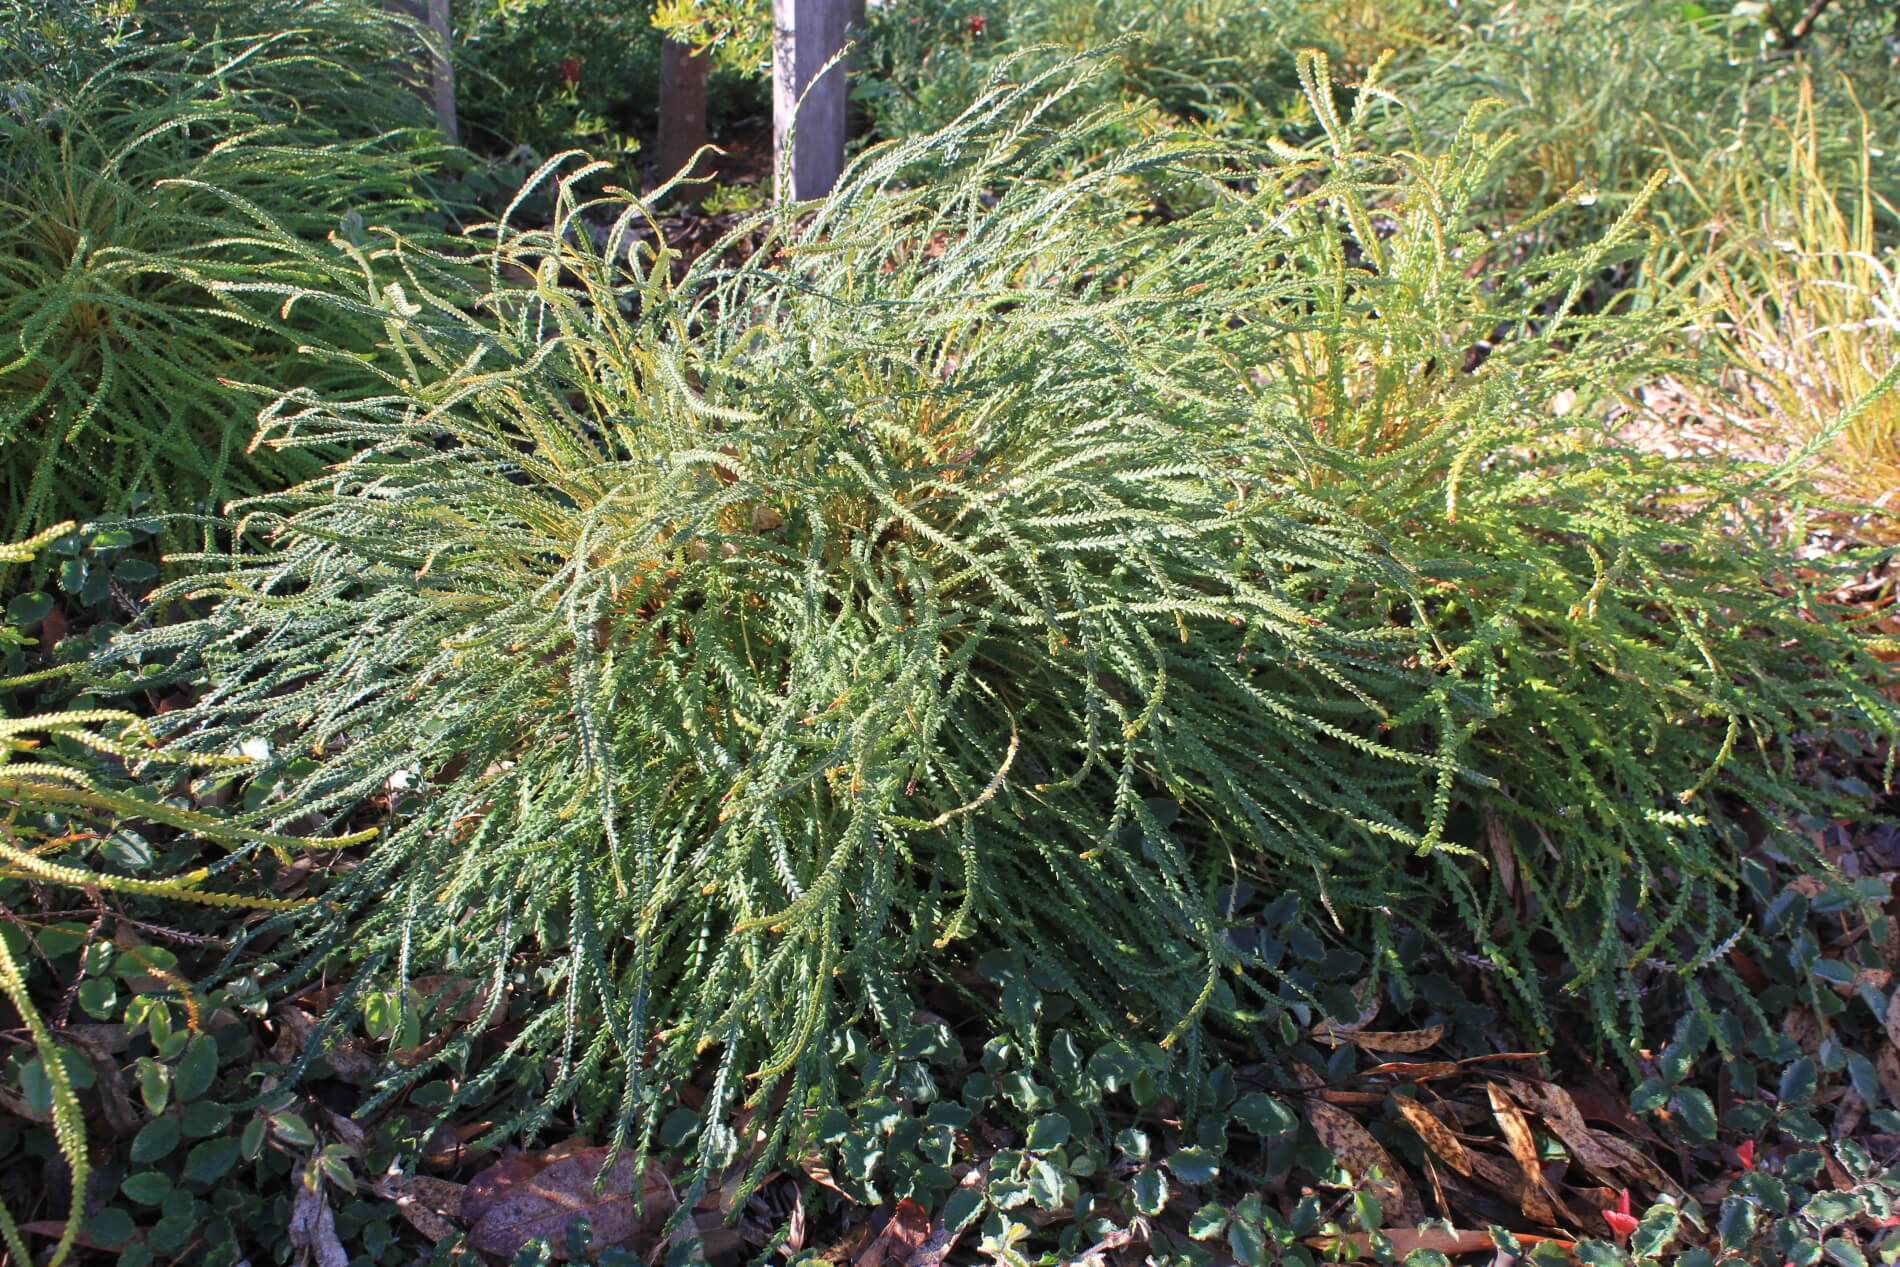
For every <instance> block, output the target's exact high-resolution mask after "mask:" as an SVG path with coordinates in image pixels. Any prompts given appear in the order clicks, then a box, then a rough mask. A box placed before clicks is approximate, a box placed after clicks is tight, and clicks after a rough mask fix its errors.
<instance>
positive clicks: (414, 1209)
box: [370, 1174, 464, 1244]
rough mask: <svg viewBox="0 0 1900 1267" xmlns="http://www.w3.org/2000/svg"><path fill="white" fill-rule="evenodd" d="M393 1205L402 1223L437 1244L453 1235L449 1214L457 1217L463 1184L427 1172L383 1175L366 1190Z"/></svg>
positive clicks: (460, 1205) (459, 1210)
mask: <svg viewBox="0 0 1900 1267" xmlns="http://www.w3.org/2000/svg"><path fill="white" fill-rule="evenodd" d="M370 1190H371V1191H372V1192H374V1193H375V1194H376V1195H377V1196H379V1197H381V1198H382V1199H383V1200H385V1201H388V1202H389V1203H391V1204H392V1205H394V1206H395V1207H396V1213H398V1214H400V1215H402V1218H403V1222H405V1223H407V1224H408V1225H409V1226H410V1227H413V1228H414V1229H416V1231H418V1232H420V1233H421V1234H422V1235H423V1237H424V1238H426V1239H427V1240H428V1241H429V1242H430V1243H431V1244H440V1243H441V1242H443V1241H445V1240H447V1239H448V1238H449V1237H451V1236H453V1235H455V1231H456V1228H455V1224H453V1223H451V1222H450V1221H449V1219H450V1218H451V1217H460V1214H461V1209H462V1193H463V1191H464V1185H462V1184H459V1183H450V1182H449V1181H448V1180H446V1179H431V1178H430V1177H428V1176H427V1175H411V1176H409V1177H408V1178H406V1179H405V1178H403V1177H402V1176H401V1175H399V1174H388V1175H384V1176H383V1177H382V1178H381V1179H378V1180H377V1181H376V1183H375V1185H374V1186H373V1187H372V1188H371V1189H370Z"/></svg>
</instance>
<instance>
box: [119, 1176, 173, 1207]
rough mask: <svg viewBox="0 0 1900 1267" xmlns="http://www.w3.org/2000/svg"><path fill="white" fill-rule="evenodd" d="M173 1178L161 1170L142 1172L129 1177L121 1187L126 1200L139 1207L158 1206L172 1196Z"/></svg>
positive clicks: (120, 1189)
mask: <svg viewBox="0 0 1900 1267" xmlns="http://www.w3.org/2000/svg"><path fill="white" fill-rule="evenodd" d="M171 1190H172V1181H171V1178H170V1177H169V1176H168V1175H166V1174H165V1172H163V1171H161V1170H141V1171H138V1172H136V1173H134V1174H130V1175H127V1176H126V1177H125V1182H124V1183H122V1184H120V1185H119V1191H120V1192H122V1193H124V1194H125V1197H126V1200H128V1201H131V1202H133V1203H135V1204H137V1205H157V1204H158V1203H159V1202H161V1201H163V1200H164V1199H165V1198H166V1197H168V1196H170V1195H171Z"/></svg>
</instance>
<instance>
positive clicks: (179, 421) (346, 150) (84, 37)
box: [0, 2, 447, 584]
mask: <svg viewBox="0 0 1900 1267" xmlns="http://www.w3.org/2000/svg"><path fill="white" fill-rule="evenodd" d="M0 20H3V21H4V28H3V29H4V30H5V32H6V34H5V37H4V40H3V41H0V58H4V62H0V80H4V82H5V83H6V84H7V85H8V89H7V91H8V100H7V109H6V111H5V113H4V115H3V116H0V130H4V134H5V138H6V141H5V144H6V151H5V157H4V160H3V161H0V206H4V210H5V215H4V221H5V227H4V230H0V233H3V234H4V238H3V239H0V324H4V325H5V327H6V329H7V331H8V336H7V349H6V351H5V352H4V354H0V442H3V443H4V444H5V446H6V455H5V460H4V463H0V535H4V536H6V537H7V538H8V539H14V538H19V537H24V536H28V535H32V534H36V533H38V532H39V531H40V530H41V529H43V528H45V527H46V526H47V525H48V524H50V523H52V522H54V521H55V520H58V519H62V518H67V517H78V518H82V519H85V518H91V517H94V516H98V515H102V514H107V513H112V512H119V511H124V510H125V509H127V508H128V506H129V505H130V503H131V501H132V499H133V498H134V497H139V498H142V499H144V500H145V501H147V502H149V503H150V504H151V507H152V508H153V509H163V510H197V509H211V508H215V507H216V506H217V505H218V504H219V503H220V502H221V501H222V500H223V499H224V498H226V497H229V496H232V495H236V494H240V493H246V492H255V491H259V490H261V489H264V488H269V487H275V486H277V485H279V484H281V483H284V482H287V481H290V480H292V479H295V478H297V477H299V476H302V475H305V474H308V473H310V472H311V471H313V470H314V469H316V467H315V463H314V460H313V459H312V458H311V457H310V456H309V455H301V454H299V455H282V454H276V453H272V452H270V451H259V450H253V449H251V448H250V447H249V444H248V441H249V438H250V432H251V430H252V427H253V419H254V416H255V413H256V409H257V404H258V401H259V399H260V397H259V396H256V395H248V394H247V393H246V392H245V391H244V390H243V389H242V387H241V385H242V384H246V383H249V384H255V385H257V387H258V390H259V392H260V393H261V398H262V399H268V398H269V396H270V395H273V394H275V393H276V392H278V391H281V390H283V389H285V388H287V387H289V386H291V385H293V384H294V383H296V382H300V381H303V376H306V375H309V374H311V373H317V374H321V375H328V376H329V377H330V379H331V380H333V381H334V380H336V379H337V376H338V375H343V376H346V377H347V376H348V374H349V373H350V371H349V369H348V366H347V364H346V363H345V362H341V361H337V362H329V363H326V364H324V365H322V366H319V365H318V364H317V363H315V362H308V361H299V360H298V359H297V358H295V357H294V356H293V355H292V354H293V353H294V351H295V349H296V348H297V347H298V346H299V345H300V344H302V343H306V342H311V343H323V344H328V345H331V346H334V347H338V348H343V349H350V350H355V351H362V350H364V349H366V348H367V347H368V346H369V343H370V335H369V334H366V333H365V332H364V331H363V330H362V329H361V328H355V327H352V326H350V325H349V324H348V323H347V322H346V321H344V320H342V319H341V316H340V314H337V313H326V314H323V315H324V316H325V317H326V319H327V323H326V324H324V325H321V326H311V325H306V324H305V323H303V322H302V321H301V320H299V318H298V315H297V314H294V313H289V312H279V311H277V310H275V309H274V308H272V307H270V306H267V305H260V304H255V303H250V302H247V301H246V300H245V299H244V298H243V296H242V293H241V292H238V291H233V290H231V289H228V288H221V286H220V283H227V282H233V281H245V280H263V279H275V280H277V281H280V282H282V281H292V280H294V281H298V282H301V283H302V284H306V285H309V284H323V282H322V279H323V278H324V276H325V268H326V267H327V261H328V258H329V257H330V256H332V255H334V254H336V248H334V247H332V246H331V245H329V244H328V243H327V242H326V239H327V238H328V237H330V235H332V234H340V235H341V236H342V237H343V238H344V239H348V238H349V237H351V236H358V237H360V235H361V232H362V230H361V226H362V225H364V224H366V223H375V222H378V221H381V220H385V219H389V220H393V221H395V222H397V223H405V224H407V225H409V226H410V227H412V229H414V230H416V231H421V230H423V229H424V228H425V227H427V226H428V225H429V224H430V223H431V222H441V223H443V224H444V225H445V226H446V223H447V220H446V219H445V218H444V216H443V213H442V211H441V210H440V209H438V208H437V207H436V205H435V204H434V202H433V201H432V200H430V199H428V198H426V197H425V191H424V179H425V177H426V176H427V174H428V172H429V170H430V167H431V164H432V161H433V160H432V159H431V157H430V156H431V153H432V152H434V153H436V154H438V155H439V153H440V151H441V147H440V146H439V144H438V143H437V142H435V141H433V140H432V139H430V138H429V136H428V134H427V133H425V132H424V131H422V130H421V129H420V127H418V126H417V125H419V124H421V123H422V122H424V120H423V117H422V115H421V113H420V107H419V104H418V102H417V101H416V99H415V98H414V96H413V95H412V94H411V93H409V92H408V91H407V90H405V89H404V88H403V87H402V86H401V85H400V84H398V83H397V82H396V80H395V77H394V76H393V75H390V74H388V73H385V71H384V70H383V65H384V63H385V62H386V61H387V59H389V58H391V57H392V56H393V55H394V52H395V51H396V50H398V49H400V48H401V47H402V41H403V40H404V39H405V38H406V35H405V28H403V27H401V26H399V25H397V24H395V23H393V22H392V21H391V20H389V19H388V18H387V17H385V16H384V15H383V13H382V11H381V10H380V9H376V8H374V7H372V6H366V5H363V4H358V3H351V2H343V3H323V4H313V5H289V4H267V5H254V4H242V5H239V4H231V5H221V4H210V5H199V4H192V5H171V4H165V3H155V4H146V5H141V6H139V7H138V8H137V9H136V10H125V11H120V10H117V9H115V8H111V7H101V6H95V5H72V6H56V7H54V8H53V9H51V10H45V11H42V10H41V9H40V6H37V5H27V6H20V5H13V6H9V7H8V9H7V10H6V12H5V13H4V15H0ZM319 381H321V380H319ZM234 384H235V385H237V386H234ZM174 544H175V542H174ZM4 583H5V582H0V584H4Z"/></svg>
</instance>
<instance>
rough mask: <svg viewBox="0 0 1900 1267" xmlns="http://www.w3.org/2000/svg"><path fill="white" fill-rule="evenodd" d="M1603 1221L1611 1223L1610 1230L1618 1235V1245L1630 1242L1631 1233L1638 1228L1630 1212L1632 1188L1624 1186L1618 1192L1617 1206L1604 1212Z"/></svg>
mask: <svg viewBox="0 0 1900 1267" xmlns="http://www.w3.org/2000/svg"><path fill="white" fill-rule="evenodd" d="M1603 1221H1604V1222H1605V1223H1608V1224H1609V1225H1610V1231H1611V1232H1612V1233H1613V1234H1614V1235H1615V1237H1616V1243H1617V1244H1618V1245H1627V1244H1629V1239H1630V1233H1631V1232H1634V1231H1635V1230H1636V1219H1635V1216H1633V1215H1632V1214H1631V1213H1630V1190H1629V1189H1628V1188H1624V1189H1623V1190H1622V1191H1621V1192H1618V1193H1617V1194H1616V1208H1615V1209H1614V1210H1605V1211H1604V1212H1603Z"/></svg>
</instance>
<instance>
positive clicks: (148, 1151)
mask: <svg viewBox="0 0 1900 1267" xmlns="http://www.w3.org/2000/svg"><path fill="white" fill-rule="evenodd" d="M178 1140H179V1130H178V1119H177V1118H175V1117H155V1118H153V1119H152V1120H151V1121H149V1122H147V1123H146V1124H145V1125H144V1126H142V1127H140V1128H139V1133H138V1134H137V1135H134V1136H133V1137H132V1152H131V1157H132V1160H133V1162H134V1163H135V1164H138V1165H141V1166H142V1165H147V1164H149V1163H151V1162H155V1161H158V1160H160V1159H162V1158H165V1157H169V1156H170V1155H171V1151H172V1149H174V1148H176V1147H178Z"/></svg>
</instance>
